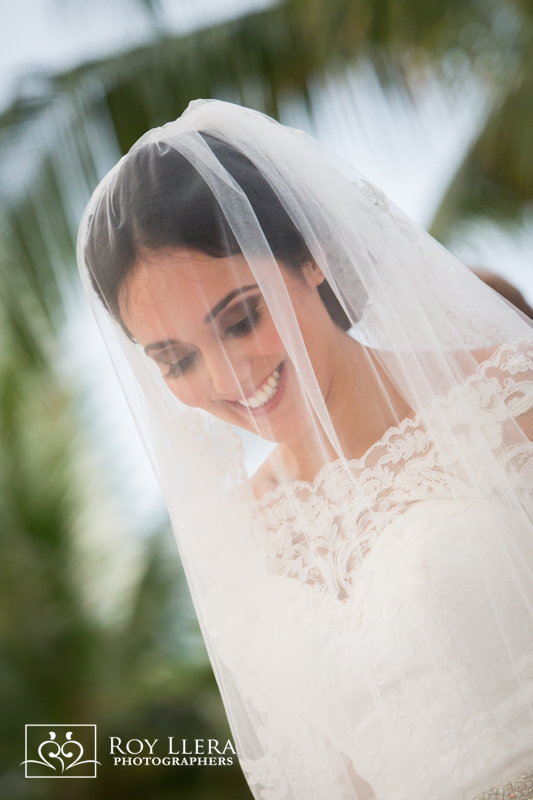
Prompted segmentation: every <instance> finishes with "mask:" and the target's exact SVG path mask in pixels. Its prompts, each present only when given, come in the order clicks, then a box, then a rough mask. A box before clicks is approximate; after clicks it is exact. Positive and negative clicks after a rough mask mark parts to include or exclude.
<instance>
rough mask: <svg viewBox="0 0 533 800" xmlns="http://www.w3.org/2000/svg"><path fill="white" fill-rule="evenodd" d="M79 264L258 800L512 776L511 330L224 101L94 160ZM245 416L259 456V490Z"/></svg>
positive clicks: (516, 528) (389, 221) (374, 203)
mask: <svg viewBox="0 0 533 800" xmlns="http://www.w3.org/2000/svg"><path fill="white" fill-rule="evenodd" d="M79 264H80V270H81V275H82V279H83V282H84V286H85V289H86V292H87V295H88V298H89V300H90V303H91V306H92V308H93V311H94V314H95V316H96V318H97V320H98V323H99V326H100V328H101V331H102V334H103V336H104V338H105V341H106V343H107V346H108V349H109V352H110V355H111V358H112V359H113V363H114V365H115V369H116V372H117V375H118V378H119V380H120V382H121V384H122V387H123V389H124V392H125V394H126V397H127V399H128V402H129V404H130V408H131V411H132V413H133V415H134V417H135V420H136V423H137V426H138V429H139V431H140V434H141V436H142V438H143V440H144V443H145V446H146V448H147V451H148V453H149V455H150V458H151V461H152V464H153V466H154V469H155V472H156V475H157V477H158V479H159V482H160V484H161V487H162V490H163V493H164V496H165V500H166V503H167V505H168V509H169V512H170V516H171V520H172V525H173V528H174V531H175V534H176V538H177V541H178V546H179V550H180V554H181V557H182V560H183V564H184V568H185V571H186V575H187V579H188V583H189V586H190V589H191V593H192V596H193V600H194V604H195V608H196V612H197V614H198V619H199V621H200V625H201V628H202V632H203V635H204V638H205V641H206V645H207V648H208V651H209V655H210V658H211V662H212V665H213V668H214V671H215V674H216V677H217V681H218V684H219V687H220V691H221V693H222V697H223V700H224V704H225V707H226V711H227V714H228V717H229V721H230V724H231V727H232V731H233V734H234V737H235V742H236V745H237V749H238V753H239V758H240V762H241V765H242V767H243V769H244V771H245V774H246V776H247V779H248V782H249V784H250V788H251V790H252V792H253V794H254V796H255V797H256V798H258V800H259V798H262V800H368V798H371V797H373V796H374V795H375V797H376V798H377V800H466V798H470V797H482V796H486V797H496V796H500V795H497V794H495V792H496V791H499V790H498V789H495V788H494V789H493V788H491V787H500V788H501V787H504V788H503V789H502V792H508V795H505V794H503V795H501V796H509V797H510V796H512V791H515V793H516V792H517V791H529V790H527V787H526V789H524V786H526V784H527V780H528V778H527V776H528V772H529V771H530V770H533V750H532V743H533V664H532V660H533V656H532V649H533V575H532V571H533V524H532V520H533V445H532V444H531V441H530V439H531V438H533V331H532V329H531V323H530V321H528V320H527V319H526V318H525V317H524V316H523V315H521V314H520V313H519V312H517V311H516V310H515V309H514V308H513V307H511V306H510V305H509V304H508V303H506V302H505V301H504V300H503V299H501V298H500V297H499V296H497V295H496V294H495V293H494V292H493V291H492V290H490V289H489V288H488V287H486V286H485V285H484V284H482V283H481V281H479V280H478V279H477V278H476V277H475V276H474V275H472V274H471V273H470V271H469V270H467V269H466V268H465V267H464V266H463V265H462V264H460V263H459V262H458V261H457V260H456V259H455V258H454V257H453V256H452V255H451V254H450V253H449V252H447V251H446V250H445V249H444V248H443V247H441V246H440V245H439V244H438V243H437V242H436V241H435V240H433V239H432V238H431V237H430V236H429V235H428V234H427V233H425V232H424V231H422V230H421V229H420V228H418V227H417V226H416V225H415V224H414V223H413V222H412V221H410V220H409V219H408V218H407V217H406V216H405V215H404V214H403V213H402V212H401V211H400V210H399V209H398V208H396V207H395V206H394V205H393V204H392V203H391V202H390V201H389V200H388V199H387V197H385V195H383V194H382V192H381V191H380V190H379V189H377V188H376V187H375V186H373V185H372V184H371V183H369V182H368V181H367V180H365V178H363V177H362V176H361V175H360V174H358V173H357V172H356V171H355V170H354V169H352V168H351V167H349V166H348V165H347V164H345V163H344V162H342V161H341V160H340V159H338V158H337V157H336V156H334V155H333V154H331V153H329V152H328V151H327V150H325V149H324V148H322V147H321V146H320V145H319V144H318V143H317V142H315V141H313V140H312V139H311V138H309V137H308V136H306V135H305V134H303V133H302V132H300V131H297V130H293V129H289V128H286V127H283V126H281V125H279V124H278V123H276V122H274V121H273V120H271V119H269V118H268V117H266V116H264V115H262V114H260V113H257V112H254V111H251V110H248V109H245V108H240V107H237V106H234V105H232V104H229V103H224V102H219V101H196V102H194V103H191V105H190V106H189V108H188V110H187V111H186V112H185V113H184V114H183V116H182V117H180V118H179V119H178V120H176V121H175V122H171V123H169V124H167V125H164V126H163V127H161V128H157V129H155V130H152V131H150V132H148V133H147V134H146V135H145V136H143V137H142V138H141V139H140V140H139V141H138V142H137V143H136V144H135V145H134V147H133V148H132V149H131V151H130V152H129V153H128V154H127V155H126V156H124V158H122V159H121V161H120V162H119V163H118V164H117V165H116V167H115V168H114V169H113V170H112V171H111V172H110V173H109V174H108V175H107V176H106V177H105V179H104V180H103V181H102V182H101V184H100V185H99V186H98V188H97V189H96V191H95V193H94V195H93V197H92V199H91V201H90V203H89V206H88V208H87V210H86V212H85V215H84V218H83V220H82V223H81V228H80V234H79ZM243 431H245V433H244V434H243V435H244V441H245V444H246V447H247V448H249V447H250V445H251V446H253V444H254V440H257V442H260V440H268V441H270V442H271V443H272V446H273V447H274V450H273V451H272V454H271V455H270V456H269V458H268V459H267V461H266V462H265V464H264V465H263V466H262V467H261V468H260V469H259V471H258V473H257V475H256V476H255V477H253V478H252V479H251V480H250V478H251V476H250V475H248V474H247V470H246V467H245V454H244V448H243V435H241V434H242V432H243ZM517 776H518V777H517ZM520 776H522V777H520ZM524 776H525V777H524ZM517 786H518V789H516V787H517ZM491 792H492V794H491ZM517 796H519V795H518V794H517ZM523 796H524V797H526V796H527V797H530V796H532V797H533V794H524V795H523Z"/></svg>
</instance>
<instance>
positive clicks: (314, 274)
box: [302, 261, 326, 287]
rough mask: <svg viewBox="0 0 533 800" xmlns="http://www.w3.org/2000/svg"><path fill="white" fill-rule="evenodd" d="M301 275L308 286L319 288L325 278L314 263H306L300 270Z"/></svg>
mask: <svg viewBox="0 0 533 800" xmlns="http://www.w3.org/2000/svg"><path fill="white" fill-rule="evenodd" d="M302 273H303V275H304V277H305V280H306V281H307V285H308V286H310V287H311V286H320V284H321V283H323V282H324V281H325V280H326V278H325V275H324V273H323V272H322V270H321V269H320V267H319V266H318V264H317V263H316V262H315V261H308V262H307V264H305V265H304V267H303V269H302Z"/></svg>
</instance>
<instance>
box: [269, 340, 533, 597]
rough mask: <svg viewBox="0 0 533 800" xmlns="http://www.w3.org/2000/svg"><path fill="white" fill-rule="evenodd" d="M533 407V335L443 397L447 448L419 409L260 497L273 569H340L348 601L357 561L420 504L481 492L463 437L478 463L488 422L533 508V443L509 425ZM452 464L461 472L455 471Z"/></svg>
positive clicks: (490, 488) (312, 574) (324, 573)
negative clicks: (360, 446) (350, 452)
mask: <svg viewBox="0 0 533 800" xmlns="http://www.w3.org/2000/svg"><path fill="white" fill-rule="evenodd" d="M465 401H466V403H465ZM532 407H533V337H532V338H528V339H524V340H522V341H521V342H519V343H517V344H514V345H503V346H501V347H500V348H498V350H497V351H496V352H495V353H494V354H493V355H492V356H491V357H490V358H489V359H487V360H486V361H484V362H483V363H482V364H480V365H479V367H478V369H477V370H476V372H475V373H474V374H473V375H471V376H470V377H469V378H468V379H467V380H466V381H465V383H464V385H462V386H459V387H456V388H454V390H453V391H452V392H451V393H450V394H449V396H448V397H446V398H440V399H439V407H438V409H437V410H438V411H440V412H444V414H445V417H446V420H447V423H448V429H449V433H450V437H449V438H450V448H449V449H448V450H447V448H446V447H444V448H443V447H442V446H441V447H440V448H439V449H437V447H436V446H435V444H434V442H433V441H432V440H431V437H430V435H429V434H428V431H427V429H426V427H425V426H424V423H423V421H422V418H421V415H420V414H417V415H416V417H415V418H406V419H404V420H403V421H402V422H401V423H400V424H399V425H398V426H395V427H392V428H390V429H389V430H387V431H386V433H385V434H384V435H383V437H382V438H381V439H379V440H378V441H377V442H375V444H373V445H372V447H370V448H369V450H368V451H367V452H366V453H365V455H364V456H363V457H362V458H359V459H353V460H350V461H347V462H343V461H342V460H337V461H333V462H331V463H328V464H325V465H324V466H323V467H322V469H321V470H320V471H319V473H318V474H317V476H316V477H315V479H314V481H313V482H312V483H309V482H307V481H295V482H293V483H290V484H281V485H280V486H278V487H277V488H276V489H274V490H273V491H270V492H267V493H266V494H265V495H264V496H263V498H262V499H261V500H260V501H258V502H257V507H258V509H259V511H260V534H259V535H258V537H257V538H258V545H259V547H260V549H261V550H262V552H263V553H264V555H265V557H266V559H267V562H268V565H269V568H270V569H271V571H273V572H275V573H277V574H279V575H281V576H284V577H292V578H296V579H297V580H298V581H299V582H300V583H302V582H303V583H306V584H310V585H313V586H315V587H317V588H318V589H324V590H325V587H326V586H328V585H329V586H331V580H332V576H333V578H334V580H335V581H336V583H337V586H338V597H339V599H341V600H344V599H346V597H347V596H348V595H349V593H350V587H351V586H352V584H353V577H354V572H355V567H356V565H357V564H358V563H359V562H360V561H361V559H362V557H363V556H364V555H365V554H366V553H367V552H368V551H369V550H370V549H371V548H372V547H373V545H374V544H375V542H376V540H377V538H378V537H379V535H380V533H381V532H382V531H383V530H384V528H385V527H386V526H387V525H389V524H390V523H391V522H392V521H393V520H394V519H395V518H396V517H397V516H398V515H400V514H402V513H403V512H404V511H405V510H406V509H407V508H408V507H409V506H410V505H411V504H412V503H414V502H416V501H418V500H422V499H426V498H431V497H441V498H442V497H457V496H461V495H464V494H465V492H466V493H468V492H470V494H471V491H472V482H471V478H470V477H469V470H468V469H466V468H465V469H464V475H462V474H461V469H460V468H458V467H457V455H456V456H455V457H454V455H453V440H454V438H455V437H456V436H461V437H462V441H463V443H464V444H463V449H462V456H463V457H464V455H465V453H466V454H469V455H470V458H469V464H470V465H471V463H472V460H475V459H476V458H477V459H480V458H481V456H480V455H479V450H480V447H479V429H481V431H482V432H483V434H484V439H485V446H487V443H488V445H489V446H490V447H491V449H492V450H493V451H496V455H497V458H498V462H499V465H500V467H501V468H502V469H504V470H505V473H506V474H507V476H508V478H509V479H510V480H511V482H512V485H513V486H514V487H516V488H517V489H518V490H519V492H520V494H521V499H522V500H523V502H524V505H526V506H529V508H530V509H531V510H532V511H533V497H532V494H533V489H532V485H533V480H531V478H529V479H528V478H527V475H526V472H527V469H528V467H529V470H531V467H532V465H533V445H531V443H530V442H524V441H523V437H522V438H521V439H520V438H518V437H517V436H516V424H515V423H511V425H510V426H509V424H507V425H506V422H507V423H508V422H509V420H513V419H514V418H516V417H518V416H520V415H521V414H523V413H525V412H526V411H528V410H529V409H531V408H532ZM426 419H427V416H426ZM472 422H474V423H475V424H472ZM428 427H429V426H428ZM476 432H477V437H476ZM532 432H533V425H532ZM445 439H446V436H445V435H444V436H443V441H444V444H446V442H445ZM451 464H454V470H453V475H452V474H451V473H450V472H449V471H448V470H447V467H449V466H450V465H451ZM478 472H479V475H480V476H481V475H482V476H483V480H484V482H485V483H484V485H483V486H480V485H479V483H477V484H476V488H478V489H479V488H481V489H482V490H483V491H485V492H490V493H491V494H492V495H495V494H497V493H498V491H500V489H499V487H498V483H497V481H495V480H494V477H492V479H491V476H489V475H486V474H485V472H484V470H479V471H478ZM477 474H478V473H477V472H476V475H477Z"/></svg>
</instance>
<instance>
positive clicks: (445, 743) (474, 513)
mask: <svg viewBox="0 0 533 800" xmlns="http://www.w3.org/2000/svg"><path fill="white" fill-rule="evenodd" d="M531 408H533V344H532V343H531V342H530V341H525V342H521V343H520V344H519V345H516V346H514V347H510V346H509V347H507V346H506V347H502V348H500V349H499V350H498V351H497V352H496V353H495V354H494V356H493V357H492V358H491V359H489V360H488V361H486V362H484V363H483V364H482V365H481V366H480V367H479V369H478V370H477V372H476V374H474V375H472V376H471V377H470V378H469V379H468V381H467V382H466V384H465V385H464V387H461V388H460V389H458V390H457V392H456V393H452V395H450V396H449V397H447V398H446V399H442V400H441V401H439V405H438V407H436V408H434V409H431V410H430V412H429V414H428V415H424V419H422V416H417V417H416V418H415V419H406V420H404V421H403V422H402V423H401V424H400V425H399V426H397V427H394V428H391V429H390V430H388V431H387V433H386V434H385V435H384V436H383V437H382V439H380V440H379V442H377V443H376V444H375V445H373V447H372V448H370V450H369V451H368V452H367V453H366V454H365V456H364V457H363V458H362V459H358V460H354V461H349V462H348V463H347V464H343V463H342V462H340V461H336V462H334V463H332V464H328V465H326V466H325V467H324V468H323V469H322V470H321V471H320V473H319V474H318V475H317V476H316V479H315V480H314V481H313V483H305V482H301V483H294V484H290V485H287V486H280V487H278V488H277V489H276V490H275V491H273V492H269V493H268V494H267V495H265V496H264V497H263V499H262V501H261V503H260V504H259V508H260V511H261V524H260V526H259V528H258V531H257V532H256V536H257V540H258V544H259V547H260V549H261V552H262V553H263V555H264V557H265V559H266V561H267V564H268V568H269V571H270V573H271V574H272V576H273V579H274V580H275V581H276V582H277V583H278V584H279V587H280V591H281V592H283V593H284V594H285V596H286V597H287V598H289V599H290V603H291V606H292V608H293V611H294V614H295V618H296V619H297V620H299V624H300V626H301V629H302V630H303V631H304V632H305V637H306V641H307V642H308V643H309V647H310V648H312V650H313V652H315V653H317V654H318V655H317V658H318V659H319V661H320V663H321V665H322V667H323V669H324V674H328V675H329V676H330V678H331V681H332V685H334V686H335V692H336V696H339V697H341V698H342V707H343V711H344V712H345V713H346V717H347V718H348V719H349V720H350V725H351V733H350V735H349V737H345V738H344V739H342V738H341V739H338V740H335V738H334V737H335V733H334V731H333V729H332V732H331V734H330V735H331V741H332V743H333V745H334V746H335V747H336V748H338V750H339V751H340V752H343V753H345V754H346V755H348V756H349V758H350V759H351V762H352V764H353V765H354V768H355V770H356V772H357V774H358V775H359V776H361V777H362V779H363V780H365V781H366V782H368V784H369V785H370V786H371V787H372V789H373V791H374V792H375V795H376V798H377V800H410V799H411V798H412V797H415V796H416V797H424V798H426V800H466V799H467V798H474V797H475V796H477V795H478V794H481V793H482V792H484V791H487V790H488V789H489V787H492V786H494V785H501V784H503V783H504V782H505V781H508V780H510V779H511V778H513V776H515V775H516V774H517V773H518V771H519V770H522V771H526V770H527V769H531V768H532V767H533V750H532V742H533V719H532V717H531V714H530V713H529V711H528V709H527V707H526V705H527V704H526V705H525V704H524V692H525V693H526V696H527V697H529V702H530V704H533V655H532V652H531V649H532V648H531V642H532V641H533V627H532V624H531V617H530V616H529V614H525V613H524V611H523V605H522V604H521V601H520V597H519V594H518V590H517V589H516V588H515V587H514V586H507V585H506V582H505V579H504V575H505V574H506V573H505V571H502V569H501V559H502V553H501V552H499V550H498V547H497V545H496V543H493V542H491V540H490V536H489V537H488V534H487V531H488V530H489V529H491V527H492V526H494V524H495V523H496V525H497V527H498V529H499V530H502V531H505V532H506V536H508V540H509V543H510V546H511V549H514V551H515V552H520V553H521V554H522V556H521V557H522V558H523V563H524V564H529V567H528V568H529V569H531V568H532V565H533V542H532V541H531V539H530V538H527V536H525V533H524V530H525V529H524V527H523V526H522V524H521V516H520V515H521V513H522V511H520V510H517V509H515V508H513V507H511V505H509V504H508V503H507V499H506V485H505V482H504V481H503V482H502V481H501V472H500V481H498V480H497V478H496V476H495V475H494V474H493V473H492V472H491V471H490V470H489V469H486V468H485V459H484V458H483V452H484V451H483V447H484V446H488V447H490V449H491V450H492V452H494V453H495V454H496V457H497V463H498V465H499V467H503V469H504V471H505V475H506V478H507V481H508V482H509V485H511V486H512V487H513V489H514V490H516V491H517V492H518V494H519V496H520V498H521V500H522V503H523V509H524V510H525V511H526V513H528V514H529V516H530V517H531V516H533V446H532V445H531V443H529V442H528V441H526V438H525V437H524V436H521V435H519V428H517V426H516V424H515V423H514V420H515V419H517V418H519V422H521V423H522V425H523V426H527V421H528V416H527V414H526V412H527V411H528V410H529V409H531ZM443 420H444V421H445V424H444V422H443ZM473 422H474V423H476V424H472V423H473ZM438 424H441V425H442V427H441V429H440V430H441V432H442V433H443V436H442V437H441V438H440V446H439V447H437V446H436V445H435V442H434V441H433V440H432V437H431V436H430V435H429V433H428V429H432V430H435V429H436V426H437V425H438ZM446 426H448V427H446ZM479 429H481V431H482V433H483V442H480V441H479V440H478V439H477V438H476V434H475V431H476V430H478V431H479ZM446 430H448V431H449V432H450V437H449V446H448V441H447V440H446V436H445V435H444V434H445V432H446ZM517 432H518V433H517ZM458 436H461V437H462V439H461V443H462V447H461V456H459V455H458V454H457V453H456V452H455V450H454V448H453V441H454V439H456V438H457V437H458ZM450 465H453V469H450ZM487 586H490V591H491V598H492V600H493V601H495V603H496V607H497V608H498V609H499V610H498V614H499V615H500V616H499V617H498V618H497V617H496V616H495V614H494V609H493V607H492V605H491V601H489V598H488V595H487V592H486V587H487ZM339 601H340V603H339ZM340 609H342V613H339V610H340ZM502 620H503V622H504V629H505V631H506V638H505V639H502V636H501V630H500V627H499V623H500V622H501V621H502ZM510 651H512V652H514V653H519V654H520V655H519V657H518V658H517V659H516V660H515V662H514V664H513V666H512V668H511V667H510V665H509V652H510ZM280 668H282V669H285V670H286V669H289V668H290V667H288V665H287V664H286V663H284V664H283V665H280ZM515 670H516V673H515ZM515 675H519V678H520V680H519V681H518V682H517V680H516V677H515ZM436 676H439V677H438V680H437V678H436ZM372 686H374V687H375V692H378V693H379V696H380V698H381V700H380V703H382V706H381V707H380V706H379V705H378V706H376V702H375V696H374V695H373V694H372V690H371V689H370V687H372ZM383 708H386V714H387V720H388V723H387V724H388V725H390V726H391V729H392V730H393V731H395V734H394V736H396V735H397V736H398V737H399V738H397V739H394V736H393V737H392V741H395V742H396V743H398V742H401V747H397V746H394V745H393V744H391V739H390V738H389V739H387V737H384V735H383V729H382V719H383V718H382V716H380V714H382V713H384V712H383ZM314 714H315V715H316V718H317V719H318V718H319V717H320V715H322V716H321V717H320V725H321V728H322V729H323V730H327V721H326V718H325V717H324V712H323V710H322V711H319V709H318V706H317V707H316V708H315V704H314V701H313V700H312V698H309V709H308V715H309V719H310V720H312V719H314V717H313V715H314ZM317 724H318V723H317ZM243 766H244V767H245V769H247V770H248V771H249V776H251V777H249V779H250V781H251V783H252V785H253V784H254V777H253V776H254V775H255V776H256V777H255V781H256V784H257V792H258V793H257V796H258V797H261V798H263V797H264V798H265V800H266V799H267V798H274V797H275V798H278V796H279V798H280V800H281V798H282V797H283V795H282V794H279V795H278V794H276V792H275V790H274V788H275V786H279V785H280V784H279V783H276V778H275V776H276V769H277V767H276V759H275V758H274V757H273V758H272V759H271V760H269V761H268V764H267V763H262V766H261V769H259V765H258V764H254V762H248V763H247V764H244V765H243ZM254 770H255V772H254ZM280 774H281V773H280ZM267 775H270V778H268V777H265V776H267ZM261 776H262V777H261ZM280 780H281V778H280ZM509 785H514V784H509ZM261 787H263V788H261ZM509 791H510V790H509ZM349 796H352V795H349ZM489 796H490V797H492V796H494V797H497V796H499V795H497V794H493V795H489ZM319 798H320V795H319V794H317V800H319ZM313 800H315V798H313ZM320 800H325V798H320Z"/></svg>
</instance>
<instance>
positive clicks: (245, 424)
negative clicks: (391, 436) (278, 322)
mask: <svg viewBox="0 0 533 800" xmlns="http://www.w3.org/2000/svg"><path fill="white" fill-rule="evenodd" d="M281 272H282V275H283V279H284V281H285V285H286V287H287V290H288V293H289V296H290V298H291V302H292V305H293V308H294V312H295V315H296V318H297V321H298V323H299V327H300V330H301V333H302V337H303V339H304V343H305V345H306V348H307V351H308V354H309V357H310V359H311V363H312V364H313V367H314V369H315V373H316V375H317V377H318V380H319V385H320V386H321V388H322V389H323V392H324V394H326V393H327V388H328V379H329V375H328V372H329V370H328V347H327V342H328V336H329V339H330V340H332V337H334V330H333V329H334V328H335V327H336V326H335V325H334V323H333V322H332V321H331V319H330V317H329V315H328V313H327V311H326V309H325V307H324V305H323V303H322V301H321V299H320V296H319V294H318V291H317V288H316V287H317V285H318V284H319V283H321V281H322V280H323V275H322V274H321V273H320V270H319V269H318V268H314V269H313V268H312V267H311V265H309V266H308V267H306V268H305V269H304V273H303V277H302V276H299V275H297V274H296V275H295V274H294V273H291V272H290V271H289V270H287V269H285V268H282V270H281ZM120 307H121V313H122V318H123V320H124V322H125V323H126V325H127V327H128V329H129V330H130V331H131V333H132V334H133V335H134V336H135V338H136V339H137V340H138V341H139V342H140V343H141V344H142V346H143V347H144V349H145V352H146V354H147V355H148V356H149V357H150V358H152V359H153V360H154V361H155V362H156V364H157V365H158V366H159V368H160V370H161V372H162V374H163V376H164V377H165V380H166V381H167V382H168V385H169V388H170V389H171V391H172V392H173V393H174V394H175V395H176V397H177V398H178V399H179V400H181V401H182V402H183V403H185V404H186V405H188V406H193V407H196V408H203V409H205V410H206V411H209V412H210V413H211V414H214V415H215V416H217V417H220V418H221V419H224V420H227V421H228V422H231V423H232V424H234V425H238V426H239V427H241V428H246V429H247V430H250V431H252V432H254V433H259V434H260V435H261V436H263V437H264V438H266V439H270V440H272V441H275V442H278V443H282V442H290V441H295V440H296V439H298V438H300V437H301V436H302V435H304V434H305V432H306V430H307V428H308V425H309V422H310V416H309V412H308V411H307V407H306V403H305V401H304V397H303V394H302V391H301V388H300V382H299V380H298V377H297V373H296V370H295V369H294V366H293V364H292V362H291V360H290V358H289V357H288V355H287V351H286V349H285V347H284V344H283V342H282V340H281V338H280V336H279V334H278V331H277V329H276V326H275V325H274V321H273V319H272V317H271V315H270V312H269V309H268V307H267V305H266V302H265V301H264V299H263V297H262V294H261V291H260V290H259V287H258V286H257V283H256V279H255V277H254V275H253V272H252V271H251V269H250V267H249V265H248V263H247V262H246V260H245V259H244V257H243V256H241V255H236V256H231V257H228V258H212V257H211V256H208V255H205V254H204V253H200V252H198V251H195V250H185V249H169V250H165V251H156V252H152V253H149V254H148V255H147V256H146V257H145V258H143V260H142V262H141V263H140V264H139V266H138V267H137V269H136V270H135V271H134V273H133V275H132V277H131V278H130V279H129V280H128V282H127V284H126V286H125V291H124V299H123V302H121V304H120Z"/></svg>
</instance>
